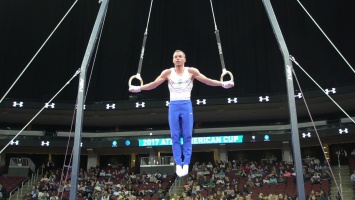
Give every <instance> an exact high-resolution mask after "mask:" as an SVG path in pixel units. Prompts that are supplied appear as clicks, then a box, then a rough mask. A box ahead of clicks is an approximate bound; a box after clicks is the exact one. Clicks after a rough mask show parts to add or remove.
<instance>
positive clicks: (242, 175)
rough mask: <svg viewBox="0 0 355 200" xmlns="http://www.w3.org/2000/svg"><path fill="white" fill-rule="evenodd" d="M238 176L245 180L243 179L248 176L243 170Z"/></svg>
mask: <svg viewBox="0 0 355 200" xmlns="http://www.w3.org/2000/svg"><path fill="white" fill-rule="evenodd" d="M239 176H240V177H243V178H245V177H247V176H248V175H247V173H246V172H245V170H243V171H242V172H241V173H240V175H239Z"/></svg>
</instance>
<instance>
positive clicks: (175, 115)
mask: <svg viewBox="0 0 355 200" xmlns="http://www.w3.org/2000/svg"><path fill="white" fill-rule="evenodd" d="M179 107H180V105H179V104H178V103H177V102H170V104H169V126H170V134H171V142H172V151H173V157H174V160H175V163H176V165H182V159H181V156H182V155H181V154H182V151H181V144H180V120H179V118H180V111H179Z"/></svg>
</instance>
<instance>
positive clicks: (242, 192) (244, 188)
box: [240, 185, 250, 195]
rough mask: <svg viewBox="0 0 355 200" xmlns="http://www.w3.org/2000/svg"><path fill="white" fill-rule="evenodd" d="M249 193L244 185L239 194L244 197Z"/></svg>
mask: <svg viewBox="0 0 355 200" xmlns="http://www.w3.org/2000/svg"><path fill="white" fill-rule="evenodd" d="M249 193H250V191H249V189H248V187H247V185H244V186H243V189H242V190H241V191H240V194H241V195H244V194H249Z"/></svg>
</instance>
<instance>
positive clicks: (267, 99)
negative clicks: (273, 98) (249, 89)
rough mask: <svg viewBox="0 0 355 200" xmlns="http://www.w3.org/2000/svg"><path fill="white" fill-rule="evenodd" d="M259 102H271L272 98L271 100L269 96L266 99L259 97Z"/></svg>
mask: <svg viewBox="0 0 355 200" xmlns="http://www.w3.org/2000/svg"><path fill="white" fill-rule="evenodd" d="M259 101H260V102H263V101H270V98H269V96H265V97H262V96H260V97H259Z"/></svg>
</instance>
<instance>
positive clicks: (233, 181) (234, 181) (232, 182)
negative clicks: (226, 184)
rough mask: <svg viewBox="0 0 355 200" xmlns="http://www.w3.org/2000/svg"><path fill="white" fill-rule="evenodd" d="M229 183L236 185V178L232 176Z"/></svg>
mask: <svg viewBox="0 0 355 200" xmlns="http://www.w3.org/2000/svg"><path fill="white" fill-rule="evenodd" d="M230 184H231V185H236V184H238V182H237V180H235V178H233V180H232V181H231V182H230Z"/></svg>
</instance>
